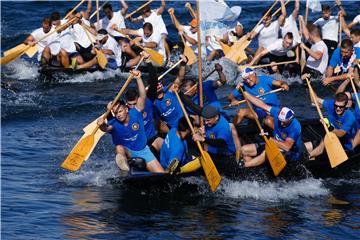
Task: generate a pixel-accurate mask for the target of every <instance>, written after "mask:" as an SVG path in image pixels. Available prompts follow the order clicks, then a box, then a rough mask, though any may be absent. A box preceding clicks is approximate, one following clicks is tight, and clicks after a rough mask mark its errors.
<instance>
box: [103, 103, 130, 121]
mask: <svg viewBox="0 0 360 240" xmlns="http://www.w3.org/2000/svg"><path fill="white" fill-rule="evenodd" d="M110 105H111V102H110V103H109V104H108V107H110ZM111 111H112V113H113V114H114V116H115V118H116V119H117V120H118V121H119V122H121V123H123V124H126V123H128V122H129V114H128V112H129V109H128V107H127V105H126V103H125V102H124V101H123V100H119V101H118V102H117V103H116V104H115V105H114V107H113V108H112V109H111Z"/></svg>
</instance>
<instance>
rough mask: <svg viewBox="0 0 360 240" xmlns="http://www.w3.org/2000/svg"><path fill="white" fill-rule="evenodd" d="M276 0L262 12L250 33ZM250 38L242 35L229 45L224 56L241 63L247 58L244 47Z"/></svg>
mask: <svg viewBox="0 0 360 240" xmlns="http://www.w3.org/2000/svg"><path fill="white" fill-rule="evenodd" d="M277 1H278V0H275V2H274V3H273V5H272V6H271V7H270V8H269V9H268V11H267V12H266V13H265V14H264V16H263V17H262V18H261V19H260V21H259V22H258V23H257V24H256V26H255V27H254V28H253V29H252V30H251V32H250V34H251V33H252V32H254V31H255V29H256V28H257V27H258V26H259V25H260V24H261V22H262V21H263V20H264V18H265V17H266V16H267V15H268V14H269V13H270V11H271V10H272V9H273V8H274V7H275V5H276V3H277ZM250 43H251V40H248V38H247V36H246V35H245V36H243V37H242V38H240V39H239V41H236V42H235V43H234V44H233V45H232V46H231V47H230V51H229V52H228V54H227V55H225V57H226V58H227V59H230V60H231V61H233V62H234V63H237V64H239V63H241V62H242V61H244V60H246V59H247V55H246V53H245V49H246V48H247V47H248V46H249V45H250Z"/></svg>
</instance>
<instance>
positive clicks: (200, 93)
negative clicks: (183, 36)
mask: <svg viewBox="0 0 360 240" xmlns="http://www.w3.org/2000/svg"><path fill="white" fill-rule="evenodd" d="M196 16H197V19H200V1H199V0H196ZM197 28H198V31H197V40H198V41H197V45H198V59H199V60H198V75H199V105H200V107H203V106H204V98H203V79H202V53H201V30H200V21H197ZM203 125H204V122H203V119H202V117H200V126H203Z"/></svg>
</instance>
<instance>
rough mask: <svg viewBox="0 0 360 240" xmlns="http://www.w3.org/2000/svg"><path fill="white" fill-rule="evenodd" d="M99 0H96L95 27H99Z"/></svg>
mask: <svg viewBox="0 0 360 240" xmlns="http://www.w3.org/2000/svg"><path fill="white" fill-rule="evenodd" d="M99 11H100V9H99V0H96V25H97V29H100V13H99Z"/></svg>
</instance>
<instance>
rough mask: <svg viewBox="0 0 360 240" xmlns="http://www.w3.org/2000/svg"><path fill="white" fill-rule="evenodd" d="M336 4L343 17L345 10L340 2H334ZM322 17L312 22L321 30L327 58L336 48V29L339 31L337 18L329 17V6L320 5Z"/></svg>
mask: <svg viewBox="0 0 360 240" xmlns="http://www.w3.org/2000/svg"><path fill="white" fill-rule="evenodd" d="M336 4H337V6H338V7H339V10H340V11H341V12H342V14H343V15H346V14H345V10H344V8H343V7H342V5H341V2H340V0H336ZM321 9H322V17H321V18H319V19H318V20H316V21H315V22H314V24H315V25H316V26H318V27H320V28H321V32H322V39H323V41H324V42H325V44H326V46H327V48H328V55H329V58H331V57H332V55H333V52H334V51H335V49H336V48H337V46H338V35H339V32H338V29H339V17H338V16H331V8H330V6H329V5H326V4H322V5H321Z"/></svg>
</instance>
